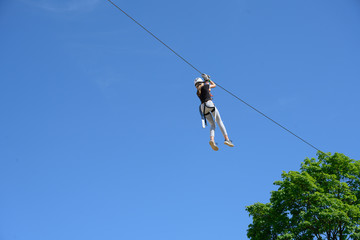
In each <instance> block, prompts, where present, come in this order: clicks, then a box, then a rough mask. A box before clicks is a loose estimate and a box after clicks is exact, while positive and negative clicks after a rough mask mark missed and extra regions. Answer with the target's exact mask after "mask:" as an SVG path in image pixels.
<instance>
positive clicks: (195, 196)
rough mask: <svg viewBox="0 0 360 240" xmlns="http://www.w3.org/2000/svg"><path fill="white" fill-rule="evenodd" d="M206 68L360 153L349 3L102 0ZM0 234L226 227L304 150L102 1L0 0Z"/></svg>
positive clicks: (233, 230)
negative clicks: (205, 95) (208, 85)
mask: <svg viewBox="0 0 360 240" xmlns="http://www.w3.org/2000/svg"><path fill="white" fill-rule="evenodd" d="M114 1H115V2H116V3H117V4H119V6H120V7H122V8H124V9H125V10H126V11H128V13H129V14H131V15H132V16H133V17H135V18H136V19H138V20H139V21H140V22H141V23H143V24H144V25H145V26H146V27H148V28H149V29H150V30H151V31H153V32H154V33H155V34H156V35H158V36H159V37H160V38H161V39H162V40H163V41H165V42H166V43H167V44H169V45H170V46H171V47H173V48H174V49H175V50H176V51H178V52H179V53H180V54H182V55H183V56H184V57H185V58H187V59H188V60H189V61H190V62H192V63H193V64H194V65H195V66H196V67H197V68H199V69H200V70H201V71H204V72H206V73H208V74H210V75H211V76H212V78H213V80H214V81H217V82H218V83H219V84H221V85H222V86H224V87H226V88H227V89H229V90H231V91H233V92H234V93H235V94H237V95H238V96H240V97H241V98H243V99H244V100H246V101H247V102H249V103H250V104H252V105H253V106H255V107H257V108H259V109H260V110H261V111H263V112H264V113H266V114H268V115H269V116H271V117H272V118H274V119H275V120H277V121H278V122H280V123H281V124H284V125H285V126H286V127H288V128H289V129H291V130H292V131H294V132H295V133H296V134H298V135H300V136H301V137H303V138H305V139H306V140H308V141H309V142H311V143H312V144H314V145H315V146H316V147H318V148H320V149H322V150H323V151H326V152H341V153H345V154H346V155H348V156H349V157H351V158H353V159H360V152H359V146H360V140H359V135H360V128H359V118H360V113H359V102H360V100H359V88H360V81H359V80H360V27H359V26H360V25H359V23H360V2H359V1H358V0H348V1H335V0H320V1H310V0H305V1H304V0H301V1H300V0H295V1H288V0H277V1H269V0H259V1H252V0H229V1H213V0H211V1H205V0H182V1H165V0H154V1H143V0H140V1H136V0H132V1H130V0H129V1H123V0H114ZM0 30H1V37H0V80H1V82H0V83H1V85H0V109H1V118H0V124H1V125H0V126H1V127H0V128H1V131H0V193H1V196H0V240H15V239H16V240H64V239H66V240H79V239H87V240H98V239H106V240H119V239H124V240H169V239H171V240H183V239H186V240H199V239H206V240H219V239H226V240H239V239H247V237H246V230H247V226H248V224H249V223H250V222H251V219H250V218H249V216H248V214H247V212H246V211H245V207H246V206H248V205H251V204H253V203H255V202H268V201H269V196H270V191H272V190H275V187H274V186H273V184H272V183H273V182H274V181H276V180H279V179H280V175H281V172H282V171H289V170H298V169H299V166H300V163H301V161H303V159H304V158H305V157H315V156H316V152H315V150H313V149H312V148H310V147H309V146H307V145H305V144H304V143H302V142H301V141H299V140H298V139H296V138H295V137H293V136H292V135H290V134H288V133H287V132H285V131H283V130H282V129H280V128H279V127H277V126H276V125H274V124H273V123H271V122H270V121H268V120H267V119H265V118H263V117H262V116H261V115H259V114H258V113H256V112H254V111H253V110H251V109H250V108H248V107H247V106H245V105H244V104H242V103H241V102H239V101H237V100H236V99H234V98H233V97H231V96H230V95H228V94H227V93H225V92H224V91H222V90H221V89H215V90H214V91H213V93H214V95H215V99H214V102H215V104H216V105H217V106H218V108H219V110H220V113H221V115H222V118H223V120H224V123H225V125H226V127H227V129H228V132H229V135H230V138H231V139H232V140H233V142H234V143H235V145H236V147H235V148H232V149H231V148H228V147H227V146H225V145H223V144H222V141H223V139H222V136H221V134H220V131H219V129H217V132H216V134H217V135H216V141H217V142H218V143H219V146H220V150H219V151H218V152H214V151H212V150H211V148H210V146H209V144H208V138H209V128H207V129H205V130H204V129H202V128H201V121H200V117H199V114H198V104H199V100H198V99H197V97H196V95H195V88H194V86H193V80H194V78H195V77H197V76H198V75H197V72H196V71H194V70H193V69H192V68H190V67H189V66H187V65H186V64H185V63H183V62H182V61H181V60H179V59H178V58H176V56H175V55H173V54H172V53H171V52H169V51H168V50H167V49H166V48H165V47H163V46H162V45H160V44H159V43H158V42H157V41H155V40H154V39H152V38H151V36H149V35H148V34H147V33H146V32H144V31H143V30H141V29H140V28H139V27H138V26H137V25H135V24H134V23H133V22H131V21H130V20H129V19H128V18H126V17H125V16H124V15H123V14H122V13H121V12H120V11H118V10H117V9H115V8H114V7H113V6H112V5H110V4H109V3H108V2H107V1H105V0H66V1H65V0H61V1H60V0H11V1H10V0H2V1H1V2H0Z"/></svg>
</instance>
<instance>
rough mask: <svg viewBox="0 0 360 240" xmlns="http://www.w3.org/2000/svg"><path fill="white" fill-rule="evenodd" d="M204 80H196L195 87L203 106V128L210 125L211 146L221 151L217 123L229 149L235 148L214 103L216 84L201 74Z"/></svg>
mask: <svg viewBox="0 0 360 240" xmlns="http://www.w3.org/2000/svg"><path fill="white" fill-rule="evenodd" d="M201 77H202V78H199V77H198V78H196V79H195V81H194V84H195V87H196V89H197V91H196V95H197V96H198V97H199V99H200V101H201V104H200V106H199V111H200V115H201V120H202V126H203V128H205V125H206V121H208V122H209V123H210V142H209V144H210V146H211V148H212V149H213V150H214V151H217V150H219V147H218V146H217V145H216V143H215V121H216V122H217V124H218V126H219V127H220V130H221V133H222V134H223V135H224V138H225V141H224V144H226V145H228V146H229V147H234V144H233V143H232V142H231V140H230V139H229V137H228V134H227V132H226V128H225V126H224V123H223V122H222V120H221V117H220V113H219V110H218V109H217V108H216V107H215V105H214V103H213V101H212V95H211V89H212V88H214V87H216V84H215V83H214V82H213V81H211V80H210V76H209V75H207V74H205V73H203V74H201Z"/></svg>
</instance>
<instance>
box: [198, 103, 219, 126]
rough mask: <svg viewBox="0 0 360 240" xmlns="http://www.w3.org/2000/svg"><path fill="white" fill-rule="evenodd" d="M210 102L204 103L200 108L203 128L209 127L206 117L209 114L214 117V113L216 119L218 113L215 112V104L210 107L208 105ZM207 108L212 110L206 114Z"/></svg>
mask: <svg viewBox="0 0 360 240" xmlns="http://www.w3.org/2000/svg"><path fill="white" fill-rule="evenodd" d="M208 102H209V101H207V102H204V103H202V104H200V106H199V112H200V116H201V123H202V127H203V128H205V126H207V121H206V116H207V115H209V114H211V115H212V113H214V115H213V118H214V119H216V111H215V109H216V107H215V104H214V103H213V106H209V105H208V104H207V103H208ZM211 102H212V101H211ZM206 108H208V109H209V110H210V111H209V112H207V113H205V112H206Z"/></svg>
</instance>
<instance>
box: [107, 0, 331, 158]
mask: <svg viewBox="0 0 360 240" xmlns="http://www.w3.org/2000/svg"><path fill="white" fill-rule="evenodd" d="M107 1H108V2H109V3H111V4H112V5H113V6H114V7H116V8H117V9H118V10H120V11H121V12H122V13H124V14H125V15H126V16H127V17H128V18H130V19H131V20H132V21H134V22H135V23H136V24H137V25H139V26H140V27H141V28H142V29H144V30H145V31H146V32H147V33H149V34H150V35H151V36H153V37H154V38H155V39H156V40H158V41H159V42H160V43H161V44H163V45H164V46H165V47H166V48H168V49H169V50H170V51H172V52H173V53H174V54H175V55H176V56H178V57H179V58H180V59H181V60H183V61H184V62H185V63H187V64H188V65H189V66H190V67H192V68H193V69H194V70H195V71H197V72H198V73H200V74H202V72H201V71H200V70H199V69H197V68H196V67H194V65H192V64H191V63H190V62H189V61H187V60H186V59H185V58H183V57H182V56H181V55H180V54H178V53H177V52H175V51H174V50H173V49H172V48H171V47H169V46H168V45H167V44H165V43H164V42H163V41H161V40H160V39H159V38H158V37H157V36H155V34H153V33H152V32H150V31H149V30H148V29H147V28H145V27H144V26H143V25H141V24H140V23H139V22H138V21H136V20H135V19H134V18H133V17H131V16H130V15H129V14H127V13H126V12H125V11H124V10H122V9H121V8H120V7H119V6H118V5H116V4H115V3H114V2H113V1H111V0H107ZM216 85H217V86H218V87H220V88H221V89H223V90H224V91H225V92H227V93H229V94H230V95H231V96H233V97H234V98H236V99H237V100H239V101H241V102H242V103H244V104H245V105H247V106H248V107H250V108H251V109H253V110H254V111H256V112H257V113H259V114H261V115H262V116H263V117H265V118H267V119H268V120H270V121H272V122H273V123H275V124H276V125H278V126H279V127H281V128H282V129H283V130H285V131H287V132H288V133H290V134H292V135H293V136H295V137H296V138H298V139H299V140H301V141H302V142H304V143H305V144H307V145H309V146H310V147H312V148H313V149H315V150H317V151H319V152H321V153H324V154H325V155H328V154H326V153H325V152H323V151H321V150H320V149H319V148H317V147H315V146H314V145H312V144H311V143H309V142H308V141H306V140H305V139H303V138H301V137H300V136H298V135H296V134H295V133H293V132H292V131H290V130H289V129H287V128H286V127H284V126H283V125H281V124H280V123H278V122H276V121H275V120H273V119H272V118H270V117H268V116H267V115H266V114H264V113H262V112H261V111H260V110H258V109H256V108H255V107H253V106H251V105H250V104H249V103H247V102H245V101H244V100H242V99H241V98H239V97H238V96H236V95H235V94H233V93H232V92H230V91H229V90H227V89H225V88H224V87H222V86H221V85H219V84H218V83H216Z"/></svg>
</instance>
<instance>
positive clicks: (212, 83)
mask: <svg viewBox="0 0 360 240" xmlns="http://www.w3.org/2000/svg"><path fill="white" fill-rule="evenodd" d="M209 83H210V88H214V87H216V84H215V83H214V82H213V81H211V80H210V79H209Z"/></svg>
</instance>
